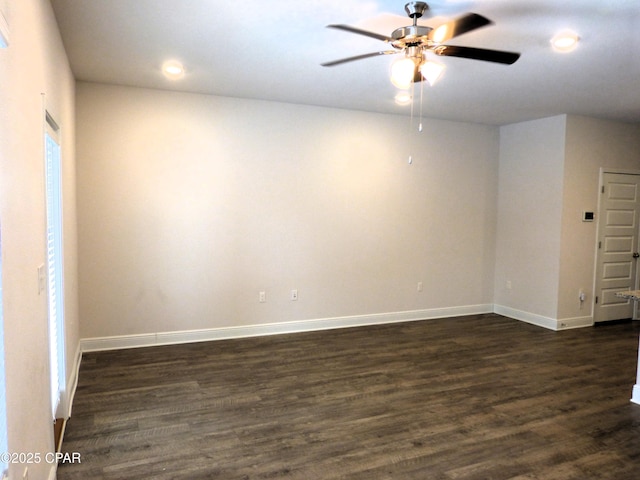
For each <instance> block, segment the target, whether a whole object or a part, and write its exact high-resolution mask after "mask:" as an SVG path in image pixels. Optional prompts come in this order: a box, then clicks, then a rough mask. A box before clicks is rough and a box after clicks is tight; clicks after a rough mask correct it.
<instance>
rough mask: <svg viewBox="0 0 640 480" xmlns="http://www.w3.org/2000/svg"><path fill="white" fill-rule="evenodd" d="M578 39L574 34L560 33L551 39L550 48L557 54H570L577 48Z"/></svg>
mask: <svg viewBox="0 0 640 480" xmlns="http://www.w3.org/2000/svg"><path fill="white" fill-rule="evenodd" d="M578 40H580V37H579V36H578V35H577V34H576V33H574V32H561V33H559V34H557V35H556V36H555V37H553V38H552V39H551V46H552V47H553V49H554V50H556V51H557V52H571V51H572V50H574V49H575V48H576V47H577V46H578Z"/></svg>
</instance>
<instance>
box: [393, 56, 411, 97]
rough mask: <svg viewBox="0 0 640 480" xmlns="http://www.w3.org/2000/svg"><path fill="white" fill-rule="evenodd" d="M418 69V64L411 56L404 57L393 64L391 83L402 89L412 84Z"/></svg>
mask: <svg viewBox="0 0 640 480" xmlns="http://www.w3.org/2000/svg"><path fill="white" fill-rule="evenodd" d="M415 71H416V64H415V62H414V61H413V59H412V58H410V57H402V58H400V59H398V60H396V61H395V62H393V63H392V64H391V83H393V84H394V85H395V86H396V87H398V88H400V89H405V90H406V89H408V88H409V87H410V86H411V82H412V81H413V77H414V74H415Z"/></svg>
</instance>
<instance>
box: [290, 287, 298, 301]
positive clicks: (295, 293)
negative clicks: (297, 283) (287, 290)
mask: <svg viewBox="0 0 640 480" xmlns="http://www.w3.org/2000/svg"><path fill="white" fill-rule="evenodd" d="M296 300H298V290H297V289H295V288H294V289H293V290H291V301H292V302H295V301H296Z"/></svg>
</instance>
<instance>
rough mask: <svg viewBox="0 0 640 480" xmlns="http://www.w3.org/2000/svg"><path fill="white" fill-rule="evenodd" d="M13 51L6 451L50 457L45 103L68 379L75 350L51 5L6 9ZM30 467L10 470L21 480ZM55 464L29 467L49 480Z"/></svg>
mask: <svg viewBox="0 0 640 480" xmlns="http://www.w3.org/2000/svg"><path fill="white" fill-rule="evenodd" d="M0 9H1V10H2V11H3V12H4V15H5V17H6V19H7V22H8V24H9V28H10V42H11V43H10V46H9V48H7V49H2V50H0V79H1V80H0V84H1V87H0V222H1V225H2V227H1V228H2V286H3V291H2V300H3V307H4V327H5V355H6V368H7V372H6V373H7V377H6V387H7V400H8V401H7V409H8V433H9V450H10V451H12V452H40V453H41V454H42V455H44V454H45V453H47V452H51V451H52V449H53V427H52V419H51V407H50V400H49V396H50V395H49V361H48V343H47V313H46V296H45V295H44V294H43V295H38V283H37V267H38V265H41V264H43V263H44V262H45V199H44V146H43V144H44V136H43V125H44V123H43V122H44V116H43V99H42V94H43V93H44V96H45V99H46V106H47V109H48V110H49V111H50V112H51V113H52V114H53V115H54V116H55V118H56V120H57V121H58V123H59V124H60V125H61V127H62V142H61V147H62V156H63V164H64V166H63V188H64V193H63V202H64V228H65V243H64V249H65V260H66V268H65V284H66V285H65V286H66V298H65V303H66V322H67V324H66V326H67V332H68V336H67V339H66V340H67V349H68V352H67V354H68V360H69V365H68V369H67V372H68V376H69V379H70V380H71V376H72V375H73V373H74V372H73V363H74V360H75V353H76V349H77V347H78V341H79V340H78V323H79V322H78V302H77V262H76V259H77V257H76V250H77V245H76V216H75V203H76V202H75V167H74V148H75V145H74V144H75V140H74V88H75V85H74V79H73V77H72V75H71V73H70V70H69V66H68V63H67V59H66V56H65V53H64V50H63V47H62V42H61V40H60V37H59V34H58V31H57V27H56V23H55V19H54V17H53V13H52V11H51V6H50V4H49V2H48V1H47V0H23V1H9V0H0ZM24 467H25V466H24V465H19V464H17V465H11V467H10V474H11V478H22V475H23V472H24ZM51 467H52V465H49V464H46V463H44V462H43V463H41V464H38V465H35V464H34V465H29V466H28V468H29V478H31V479H42V478H47V476H48V474H49V469H50V468H51Z"/></svg>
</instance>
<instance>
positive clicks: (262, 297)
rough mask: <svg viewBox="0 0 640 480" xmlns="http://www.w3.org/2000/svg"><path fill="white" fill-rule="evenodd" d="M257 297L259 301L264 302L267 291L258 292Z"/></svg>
mask: <svg viewBox="0 0 640 480" xmlns="http://www.w3.org/2000/svg"><path fill="white" fill-rule="evenodd" d="M258 299H259V300H260V303H264V302H266V301H267V292H260V294H259V295H258Z"/></svg>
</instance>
